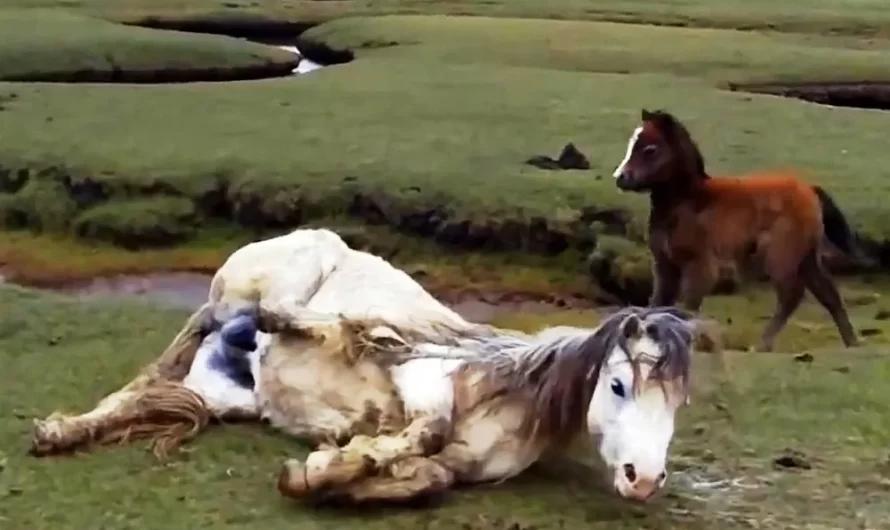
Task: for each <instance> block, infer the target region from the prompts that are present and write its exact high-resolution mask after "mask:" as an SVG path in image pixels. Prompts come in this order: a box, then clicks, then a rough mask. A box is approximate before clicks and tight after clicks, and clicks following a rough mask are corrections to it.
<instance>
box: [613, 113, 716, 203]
mask: <svg viewBox="0 0 890 530" xmlns="http://www.w3.org/2000/svg"><path fill="white" fill-rule="evenodd" d="M641 118H642V121H641V123H640V124H639V125H638V126H637V127H636V128H635V129H634V130H633V132H632V133H631V135H630V139H629V140H628V141H627V152H626V153H625V154H624V159H623V160H622V161H621V163H619V164H618V167H617V168H615V172H614V173H613V174H612V176H613V177H615V183H616V184H617V186H618V188H620V189H621V190H623V191H636V192H645V191H652V190H654V189H658V188H665V187H682V186H688V185H689V184H691V183H694V182H696V181H699V180H702V179H706V178H708V176H707V173H705V164H704V159H703V158H702V155H701V152H700V151H699V150H698V147H697V146H696V145H695V142H694V141H693V140H692V137H691V136H690V135H689V131H687V130H686V127H684V126H683V124H682V123H680V121H679V120H678V119H677V118H675V117H674V116H673V115H672V114H670V113H668V112H666V111H662V110H656V111H651V112H650V111H648V110H646V109H643V111H642V113H641Z"/></svg>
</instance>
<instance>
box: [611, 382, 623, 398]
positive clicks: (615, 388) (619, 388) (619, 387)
mask: <svg viewBox="0 0 890 530" xmlns="http://www.w3.org/2000/svg"><path fill="white" fill-rule="evenodd" d="M612 393H613V394H615V395H616V396H618V397H620V398H623V397H624V385H623V384H622V383H621V381H619V380H617V379H613V380H612Z"/></svg>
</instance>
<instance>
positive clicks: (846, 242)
mask: <svg viewBox="0 0 890 530" xmlns="http://www.w3.org/2000/svg"><path fill="white" fill-rule="evenodd" d="M813 191H815V192H816V196H817V197H819V203H820V204H821V205H822V227H823V230H824V231H825V237H827V238H828V240H829V241H831V244H832V245H834V246H835V247H837V249H838V250H840V251H842V252H844V253H845V254H847V255H849V256H856V257H858V251H857V248H856V238H855V236H854V235H853V230H851V229H850V224H849V223H848V222H847V218H846V217H844V213H843V212H842V211H841V209H840V208H839V207H838V205H837V203H836V202H834V199H832V198H831V195H829V194H828V192H827V191H825V190H824V189H822V188H821V187H819V186H813Z"/></svg>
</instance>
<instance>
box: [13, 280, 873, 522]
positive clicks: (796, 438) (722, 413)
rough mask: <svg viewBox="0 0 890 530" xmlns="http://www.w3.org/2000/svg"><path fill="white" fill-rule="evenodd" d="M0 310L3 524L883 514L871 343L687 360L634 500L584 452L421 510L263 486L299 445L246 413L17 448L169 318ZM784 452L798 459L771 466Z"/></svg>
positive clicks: (144, 354)
mask: <svg viewBox="0 0 890 530" xmlns="http://www.w3.org/2000/svg"><path fill="white" fill-rule="evenodd" d="M0 305H2V307H4V318H3V319H2V320H0V360H2V362H3V364H4V370H3V372H2V375H0V387H2V388H3V396H4V399H3V400H2V402H0V418H2V420H0V447H2V450H0V462H2V465H0V499H2V501H3V502H0V524H2V526H3V527H4V528H7V527H8V528H30V529H33V530H42V529H53V530H65V529H72V530H75V529H77V530H80V529H83V528H92V527H95V528H106V527H108V528H115V529H119V530H124V529H127V528H134V529H135V528H139V529H143V530H149V529H156V528H157V529H161V528H211V527H212V528H215V529H217V530H219V529H226V528H233V529H234V528H247V527H263V528H268V529H270V530H272V529H278V528H281V529H284V528H295V527H299V528H306V529H331V530H333V529H337V528H344V527H350V526H351V527H355V528H362V529H367V530H374V529H378V528H380V529H383V528H389V529H392V528H405V529H409V528H411V529H414V528H430V529H442V530H452V529H454V530H457V529H471V530H494V529H506V528H510V526H509V525H510V524H513V523H516V524H518V525H520V526H519V528H531V527H534V528H537V529H539V530H549V529H556V528H573V527H584V528H589V529H592V530H597V529H606V528H608V529H615V530H621V529H628V530H630V529H637V528H649V529H675V528H688V529H693V530H696V529H701V530H705V529H712V528H723V529H727V530H729V529H735V528H751V527H755V528H769V529H783V530H791V529H804V528H808V529H811V528H848V527H854V526H853V525H854V524H855V525H861V526H855V527H857V528H878V526H877V525H878V524H881V521H882V519H880V518H879V517H883V515H884V514H886V513H887V510H888V509H890V506H888V504H887V496H886V494H887V489H888V480H890V475H888V472H890V468H888V462H887V461H886V458H887V452H886V440H887V437H888V436H890V419H888V416H887V414H886V402H887V400H888V399H890V394H888V392H890V390H888V387H887V385H886V384H885V382H886V380H887V378H888V377H890V357H888V356H886V354H878V352H877V351H875V350H869V349H862V350H860V351H839V350H836V349H833V347H823V348H822V349H819V350H814V352H813V353H814V361H813V362H812V363H810V364H807V363H799V362H795V361H793V360H792V358H791V357H790V356H788V355H783V354H771V355H766V354H742V353H728V354H726V355H725V356H723V357H715V356H712V355H708V354H701V355H699V357H698V358H697V359H696V361H695V370H694V377H695V381H694V388H695V394H694V396H693V402H692V405H691V407H690V408H688V409H685V410H684V411H683V412H682V413H681V416H680V418H679V424H678V432H677V434H676V437H675V445H674V446H673V448H672V452H671V454H672V459H671V464H670V466H671V470H672V472H673V475H672V482H671V488H670V490H669V492H668V494H667V496H665V497H663V498H660V499H658V500H657V501H656V502H655V503H654V504H652V505H651V506H646V507H638V506H629V505H625V504H624V503H621V502H618V501H616V500H615V499H614V497H612V496H611V494H610V493H609V492H608V491H607V488H604V487H603V486H602V484H601V482H600V473H599V472H598V471H596V470H594V469H590V468H589V467H588V466H590V465H592V464H591V463H590V462H591V458H590V453H589V452H583V453H580V452H579V453H578V454H577V455H576V456H575V457H572V458H571V459H565V460H562V461H558V462H555V463H552V464H546V465H543V466H540V468H539V469H537V470H535V471H533V472H530V473H528V474H527V475H525V476H523V477H520V478H518V479H515V480H513V481H509V482H507V483H504V484H500V485H493V486H488V487H484V488H479V489H474V490H467V491H461V492H455V493H453V494H452V495H450V496H448V497H447V498H446V500H445V502H444V503H443V504H442V505H441V506H438V507H434V508H430V509H426V510H384V511H382V512H370V513H359V514H354V513H349V512H345V511H318V510H312V509H310V508H306V507H301V506H299V505H294V504H291V503H289V502H286V501H285V500H283V499H282V498H280V497H279V495H278V494H277V492H276V491H275V489H274V475H275V472H276V471H277V469H278V466H279V465H280V463H281V461H282V460H283V459H284V458H286V457H291V456H300V455H304V454H305V449H304V448H301V447H300V446H298V445H297V444H295V443H294V442H293V441H291V440H288V439H285V438H284V437H282V436H279V435H275V434H272V433H270V432H268V431H266V430H265V429H263V428H262V427H260V426H247V425H242V426H224V427H221V428H215V429H214V430H212V431H211V432H209V433H207V434H205V435H203V436H202V437H200V438H199V439H198V440H197V441H195V442H194V443H192V444H191V445H190V446H188V447H187V448H186V451H185V452H183V453H181V454H177V455H175V456H174V458H173V460H172V461H171V462H169V463H167V464H159V463H157V462H155V461H154V460H153V457H152V456H151V455H150V454H149V453H148V451H147V450H146V448H145V446H144V445H143V444H136V445H132V446H126V447H119V448H105V449H100V450H97V451H96V452H94V453H93V454H83V455H80V456H77V457H68V458H66V457H62V458H49V459H32V458H30V457H28V456H26V455H25V447H26V445H27V440H28V433H29V430H30V418H31V417H35V416H37V417H42V416H44V415H46V414H48V413H49V412H51V411H52V410H55V409H56V408H59V407H61V408H64V409H66V410H80V409H83V408H85V407H90V406H92V404H93V403H94V402H95V400H96V399H98V398H99V397H101V396H102V395H103V394H104V393H106V392H107V391H109V390H111V389H113V388H116V387H117V386H118V385H120V384H122V383H123V382H125V381H126V380H128V379H129V378H130V377H131V376H132V375H133V374H134V373H135V372H136V371H137V370H138V369H139V367H140V366H142V365H143V363H145V362H148V361H150V360H151V359H152V358H153V357H154V356H155V355H157V354H158V352H160V351H161V350H162V349H163V347H164V346H166V344H167V341H169V339H170V337H171V334H172V333H173V332H174V330H175V329H178V327H179V325H180V324H181V321H182V318H184V317H185V314H183V313H181V312H177V311H166V310H161V309H159V308H157V307H152V306H150V305H147V304H145V303H142V304H137V303H136V302H131V301H116V302H114V301H109V300H106V301H99V302H96V301H94V302H83V301H78V300H77V299H72V298H65V297H61V296H57V295H50V294H41V293H38V292H35V291H28V290H22V289H18V288H11V287H5V288H2V289H0ZM564 321H568V322H571V317H568V316H567V317H566V319H565V320H564ZM527 324H530V322H528V321H527ZM540 324H541V323H540V322H539V323H538V325H540ZM829 422H830V423H829ZM786 449H793V450H796V451H799V452H801V453H803V455H804V456H805V458H806V459H807V460H808V461H809V462H810V463H811V464H812V465H813V469H811V470H776V469H774V468H773V466H772V464H771V461H772V459H773V458H775V457H777V456H779V455H780V454H781V453H782V452H784V451H785V450H786ZM575 459H580V460H583V461H584V465H583V466H581V467H579V464H573V463H572V462H573V461H575ZM690 477H699V480H718V479H725V478H740V477H745V478H746V484H756V485H758V487H757V488H755V489H750V490H747V489H740V488H739V489H732V490H731V491H728V492H718V491H713V490H693V489H691V488H690V487H689V486H688V482H689V480H690ZM820 525H821V526H820ZM869 525H870V526H869Z"/></svg>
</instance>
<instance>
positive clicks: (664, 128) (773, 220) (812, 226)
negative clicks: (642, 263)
mask: <svg viewBox="0 0 890 530" xmlns="http://www.w3.org/2000/svg"><path fill="white" fill-rule="evenodd" d="M613 176H614V177H615V179H616V184H617V186H618V188H619V189H621V190H622V191H630V192H642V193H649V195H650V201H651V209H650V212H649V247H650V249H651V251H652V256H653V261H654V266H653V269H654V270H653V274H654V290H653V293H652V298H651V299H650V305H655V306H666V305H674V304H676V302H677V300H678V298H679V297H680V295H681V294H682V295H683V297H684V305H685V307H686V308H687V309H690V310H692V311H696V312H697V311H699V310H700V308H701V304H702V301H703V300H704V297H705V296H707V295H708V294H710V293H711V291H712V290H713V288H714V284H715V283H716V281H717V279H718V274H719V267H720V265H721V264H722V263H726V262H735V263H739V262H741V261H742V260H746V259H747V258H748V257H749V256H751V255H754V256H756V257H757V258H758V259H759V260H760V262H761V263H762V265H763V267H764V270H765V272H766V274H767V275H768V276H769V278H770V280H771V281H772V283H773V285H774V286H775V290H776V296H777V299H778V307H777V309H776V312H775V313H774V314H773V316H772V318H771V319H770V321H769V323H768V324H767V325H766V329H765V330H764V332H763V336H762V338H761V343H760V349H761V350H763V351H772V349H773V345H774V342H775V338H776V335H777V334H778V333H779V331H781V330H782V328H783V327H784V326H785V324H786V322H787V321H788V318H789V317H790V316H791V314H792V313H794V311H795V310H796V309H797V308H798V307H799V306H800V303H801V300H803V296H804V292H805V290H806V289H809V291H810V292H811V293H813V296H815V297H816V299H817V300H818V301H819V303H820V304H822V305H823V306H824V307H825V308H826V309H827V310H828V312H829V313H830V314H831V317H832V319H833V320H834V322H835V324H836V325H837V328H838V330H839V331H840V334H841V338H842V340H843V341H844V344H845V345H846V346H848V347H850V346H855V345H857V344H858V339H857V337H856V333H855V332H854V330H853V326H852V325H851V324H850V319H849V317H848V316H847V310H846V308H845V307H844V302H843V299H842V298H841V296H840V293H839V292H838V289H837V286H836V285H835V283H834V280H832V278H831V276H830V275H829V274H828V271H827V270H826V269H825V265H824V264H823V263H822V259H821V252H820V246H821V245H822V238H823V235H824V236H826V237H827V239H828V240H829V241H830V242H831V243H832V244H833V245H834V246H836V247H837V248H838V250H841V251H843V252H846V253H848V254H853V253H854V244H853V235H852V233H851V230H850V227H849V225H848V224H847V221H846V219H845V218H844V215H843V213H841V211H840V210H839V209H838V207H837V205H836V204H835V203H834V201H833V200H832V199H831V197H830V196H829V195H828V194H827V193H826V192H825V190H823V189H822V188H819V187H818V186H812V185H810V184H808V183H806V182H804V181H803V180H801V179H799V178H797V177H795V176H793V175H783V174H767V175H755V176H750V177H747V178H711V177H710V176H709V175H708V174H707V172H706V171H705V165H704V159H703V158H702V155H701V152H700V151H699V149H698V147H697V146H696V145H695V142H694V141H693V140H692V138H691V136H690V135H689V132H688V131H687V130H686V128H685V127H684V126H683V124H681V123H680V122H679V120H677V118H675V117H674V116H673V115H671V114H670V113H668V112H665V111H652V112H650V111H647V110H645V109H644V110H643V111H642V123H641V124H640V125H639V126H638V127H636V128H635V129H634V131H633V134H632V135H631V137H630V140H629V141H628V145H627V153H626V155H625V157H624V160H622V161H621V163H620V164H619V165H618V167H617V169H615V173H614V175H613Z"/></svg>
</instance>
